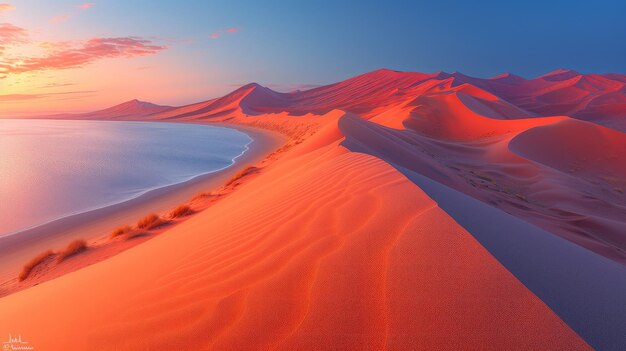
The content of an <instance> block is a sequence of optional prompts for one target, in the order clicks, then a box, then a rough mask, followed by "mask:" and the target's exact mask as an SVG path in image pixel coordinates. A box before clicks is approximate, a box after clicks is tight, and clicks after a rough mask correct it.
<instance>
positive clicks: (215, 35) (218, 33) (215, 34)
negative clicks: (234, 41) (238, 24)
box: [210, 27, 239, 39]
mask: <svg viewBox="0 0 626 351" xmlns="http://www.w3.org/2000/svg"><path fill="white" fill-rule="evenodd" d="M237 32H239V28H235V27H231V28H228V29H226V30H224V29H220V30H216V31H215V32H213V33H211V35H210V38H211V39H218V38H219V37H221V36H222V35H224V34H226V33H231V34H234V33H237Z"/></svg>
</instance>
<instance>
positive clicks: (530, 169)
mask: <svg viewBox="0 0 626 351" xmlns="http://www.w3.org/2000/svg"><path fill="white" fill-rule="evenodd" d="M622 78H623V77H622V76H621V75H583V74H580V73H578V72H574V71H565V70H559V71H556V72H553V73H550V74H547V75H544V76H541V77H538V78H534V79H525V78H522V77H518V76H514V75H510V74H505V75H501V76H498V77H495V78H491V79H480V78H473V77H469V76H465V75H463V74H461V73H452V74H448V73H445V72H440V73H435V74H423V73H413V72H396V71H390V70H377V71H374V72H370V73H367V74H364V75H361V76H357V77H354V78H350V79H347V80H345V81H343V82H339V83H336V84H331V85H328V86H323V87H319V88H316V89H312V90H308V91H297V92H292V93H278V92H274V91H272V90H271V89H268V88H265V87H263V86H260V85H258V84H249V85H246V86H244V87H241V88H240V89H237V90H236V91H234V92H232V93H231V94H228V95H226V96H224V97H221V98H217V99H213V100H208V101H205V102H201V103H197V104H192V105H188V106H182V107H175V108H168V109H165V110H163V111H159V112H156V113H151V112H150V113H149V112H146V114H141V115H140V116H139V117H130V116H126V117H119V118H122V119H146V120H173V121H181V122H197V121H201V122H221V123H234V124H243V125H248V126H252V127H258V128H264V129H269V130H273V131H277V132H280V133H282V134H284V135H285V136H287V137H288V138H289V140H288V141H287V142H286V143H285V144H284V145H283V146H281V147H280V148H279V149H277V150H276V151H275V152H273V153H272V154H270V155H269V156H268V158H267V159H266V160H265V161H263V162H261V163H260V166H262V167H263V169H262V171H261V172H260V175H257V176H255V177H254V178H253V179H250V180H248V181H245V182H243V183H242V184H241V185H240V186H239V187H238V188H237V190H236V191H233V192H232V193H231V194H230V195H229V196H228V197H227V198H224V199H222V200H220V201H219V202H217V203H216V204H215V205H213V206H211V207H209V208H208V209H206V210H204V211H203V212H200V213H198V214H196V215H194V216H193V217H192V218H190V219H188V220H186V221H184V222H182V223H180V224H179V225H177V226H175V227H172V228H171V229H168V230H165V231H164V232H163V233H162V234H161V235H160V236H158V237H156V238H154V239H152V240H150V241H147V242H145V243H143V244H141V245H138V246H136V247H134V248H133V249H130V250H128V251H125V252H123V253H121V254H119V255H117V256H114V257H112V258H110V259H108V260H105V261H102V262H99V263H97V264H93V265H91V266H89V267H87V268H84V269H82V270H79V271H75V272H73V273H70V274H67V275H64V276H62V277H60V278H57V279H54V280H51V281H48V282H45V283H42V284H40V285H38V286H35V287H32V288H29V289H27V290H24V291H20V292H18V293H15V294H12V295H9V296H7V297H4V298H2V299H0V312H1V313H0V330H9V329H10V330H16V331H19V332H20V333H22V334H23V335H28V336H29V338H31V339H32V340H33V342H35V341H36V342H37V345H35V346H37V347H40V348H41V349H59V348H65V349H69V350H74V349H102V350H110V349H116V350H117V349H119V350H136V349H145V350H153V349H194V350H195V349H209V350H239V349H246V350H266V349H285V350H294V349H296V350H298V349H325V348H331V349H354V350H368V349H373V350H374V349H375V350H378V349H394V350H405V349H454V350H456V349H498V350H501V349H506V350H508V349H512V350H528V349H532V350H535V349H541V350H550V349H554V350H577V349H588V348H589V346H588V345H587V344H586V343H585V341H583V340H582V339H581V338H580V337H579V336H578V335H577V334H576V333H575V332H574V331H573V330H572V329H570V326H572V328H574V327H575V330H576V331H578V332H579V333H581V335H583V336H584V337H585V340H586V341H588V342H589V343H592V341H593V342H595V343H594V344H593V345H594V346H596V345H614V344H616V343H617V344H618V346H619V343H620V340H619V335H618V333H619V331H618V332H615V330H613V329H610V328H608V329H602V327H601V326H603V325H605V324H602V323H596V324H597V325H598V326H597V327H596V324H594V325H593V326H589V324H587V325H583V322H587V321H590V320H591V321H593V318H595V317H590V316H591V315H592V314H589V313H587V314H585V307H586V306H585V307H581V308H580V310H577V309H576V308H574V307H572V306H573V305H572V301H574V302H576V303H577V304H578V302H580V301H585V300H584V299H585V298H586V299H593V298H594V297H589V296H587V295H585V293H586V290H585V284H578V283H577V284H576V285H574V286H573V289H572V291H569V290H568V291H566V292H563V294H570V293H571V294H573V295H575V296H574V297H573V298H572V295H568V297H570V298H569V299H568V300H567V301H569V302H568V303H569V304H568V305H560V304H559V302H560V301H559V300H558V297H560V296H558V293H555V292H554V290H555V285H550V284H549V282H548V283H546V281H548V280H549V279H547V280H543V281H541V282H540V283H535V285H533V291H532V292H531V291H530V290H528V288H527V287H526V286H525V285H523V284H522V283H521V282H520V281H519V280H518V278H517V277H520V275H524V279H529V280H532V279H531V278H532V277H533V275H534V276H536V275H542V274H543V273H542V272H541V271H540V270H538V269H535V268H533V269H530V268H528V265H526V263H525V262H524V260H523V259H519V255H518V256H516V257H518V258H516V260H515V261H514V262H513V263H511V262H508V264H514V265H515V266H514V267H513V268H515V269H516V270H515V272H516V276H514V275H513V274H512V273H511V272H513V270H511V272H509V271H508V270H507V268H511V267H512V266H508V265H507V268H505V267H504V266H503V265H502V264H501V263H500V262H499V261H498V260H497V259H496V258H494V257H493V256H492V255H491V254H490V253H489V252H488V251H487V250H486V249H485V248H484V247H483V246H482V245H481V244H480V243H479V242H478V241H476V240H475V239H474V236H476V237H478V235H477V233H476V232H473V233H469V232H467V231H466V230H465V229H463V228H462V227H461V226H460V225H459V224H457V222H456V221H455V219H454V218H452V217H450V216H449V215H448V214H446V213H445V212H444V211H443V210H442V209H441V208H440V207H439V206H438V205H437V203H436V202H434V201H433V200H432V199H430V198H429V197H428V196H427V195H426V194H425V193H424V192H423V191H422V190H421V189H420V188H419V187H418V186H417V185H416V184H421V183H419V182H415V183H413V182H411V181H409V180H408V179H407V178H405V176H404V175H403V174H402V173H400V172H403V173H404V174H412V175H409V176H410V177H413V176H414V175H419V177H424V178H426V179H428V181H432V182H434V183H436V184H438V185H440V186H447V187H449V188H452V189H454V191H455V192H456V193H459V192H461V193H464V194H466V195H468V196H470V197H471V198H473V200H472V201H475V200H479V201H482V202H483V203H485V204H488V205H489V206H491V207H489V208H490V209H491V210H493V211H497V212H498V213H502V211H504V212H508V213H509V214H512V215H513V216H515V217H517V218H518V219H520V220H521V221H523V222H528V223H531V224H532V225H535V226H538V227H541V228H543V229H545V231H539V230H538V232H541V234H540V235H543V236H550V238H552V239H555V238H554V236H552V234H554V235H556V236H559V237H561V238H565V239H567V240H568V241H569V242H568V241H565V240H561V239H560V238H556V239H558V240H560V241H559V244H558V245H559V247H560V248H561V249H562V251H559V252H562V253H563V255H564V256H563V257H560V256H559V259H563V260H564V261H565V262H567V260H568V259H570V257H569V256H567V254H566V253H565V252H571V251H570V250H569V249H568V247H570V246H571V247H575V248H576V249H577V250H582V251H584V252H585V253H587V254H589V255H593V257H595V258H597V261H594V262H596V263H597V262H602V264H598V267H596V268H597V269H598V275H599V276H600V275H603V274H604V273H607V274H608V275H606V276H607V277H611V276H618V275H617V273H614V272H615V271H617V270H613V269H614V268H615V266H618V268H622V266H619V264H621V265H623V264H625V263H626V237H625V236H624V234H623V233H624V232H626V221H624V213H625V209H626V197H624V184H623V182H624V176H625V174H626V173H625V169H624V164H625V162H624V158H623V155H624V154H626V153H624V150H623V149H624V140H625V134H624V133H622V132H621V131H620V130H624V129H622V127H623V126H624V125H626V114H625V113H624V112H625V111H624V108H623V106H626V105H624V101H625V100H624V99H625V96H626V95H625V92H626V90H625V88H624V86H625V85H626V84H625V83H624V80H623V79H622ZM122 110H123V109H122ZM105 111H106V110H105ZM146 111H147V110H146ZM94 116H95V117H94ZM88 118H102V119H114V118H118V117H115V116H113V115H111V114H109V113H104V112H101V115H100V117H98V116H97V114H96V115H93V114H90V115H88ZM574 118H577V119H582V120H585V121H578V120H575V119H574ZM605 126H606V127H609V128H613V129H608V128H605ZM411 179H414V178H411ZM444 202H445V201H441V202H440V203H442V204H443V203H444ZM442 206H443V205H442ZM485 206H486V205H485ZM459 218H460V217H459V216H458V214H457V217H456V219H457V220H459V222H461V220H460V219H459ZM483 220H484V221H489V218H484V219H483ZM528 223H524V224H528ZM474 228H475V229H476V227H474ZM480 229H481V227H480V223H479V225H478V230H476V231H477V232H478V231H480ZM473 230H474V229H473ZM502 230H503V231H506V230H507V228H506V227H505V228H502ZM503 237H505V236H503ZM481 242H482V241H481ZM571 243H575V244H576V245H578V246H576V245H573V244H571ZM568 245H569V246H568ZM563 248H565V249H563ZM515 249H518V248H517V247H516V248H515ZM524 249H525V248H523V247H520V248H519V250H524ZM511 250H512V249H511ZM499 252H500V254H502V252H504V254H511V255H513V254H516V255H517V254H519V253H518V252H515V253H513V252H512V251H508V252H507V251H506V250H505V251H499ZM549 253H550V251H546V253H542V254H544V255H549ZM521 256H522V257H524V255H521ZM528 257H535V256H532V255H529V256H528ZM573 257H574V256H573ZM575 257H578V256H575ZM501 258H502V256H499V259H501ZM504 258H506V257H504ZM529 259H531V258H529ZM610 260H612V261H610ZM613 261H615V262H613ZM616 262H617V263H616ZM525 267H526V268H525ZM607 267H608V268H607ZM548 268H550V272H552V273H554V269H551V267H546V269H548ZM587 268H589V269H593V268H594V267H587ZM552 273H551V274H552ZM518 274H519V275H518ZM555 274H556V275H555V277H556V278H558V279H559V281H561V282H563V281H565V282H567V281H568V279H567V278H568V274H570V272H556V273H555ZM610 274H613V275H610ZM529 275H530V278H529ZM546 277H547V276H546ZM520 279H522V278H520ZM529 280H526V281H529ZM522 281H524V280H522ZM603 286H604V285H603ZM96 287H97V288H96ZM556 288H557V290H558V286H557V287H556ZM546 291H548V293H546ZM618 291H619V289H618ZM533 292H535V293H537V296H539V295H540V292H541V293H543V294H544V295H543V296H542V298H545V297H546V296H547V297H549V298H550V299H549V302H548V300H544V301H546V302H548V303H550V306H551V307H553V308H554V306H556V307H559V309H556V308H555V310H556V311H558V312H559V316H562V317H563V318H564V319H566V318H565V317H564V316H567V318H569V319H568V323H570V324H569V325H570V326H568V325H567V324H565V323H564V322H563V321H562V320H561V319H560V318H559V316H557V315H556V314H555V313H554V312H553V311H552V310H551V309H550V308H549V307H548V306H546V304H544V302H543V301H542V300H540V299H539V298H538V297H537V296H536V295H535V294H534V293H533ZM618 294H619V292H618ZM555 297H556V298H555ZM600 305H602V304H600ZM563 306H566V307H567V308H565V307H563ZM602 306H604V305H602ZM604 307H605V306H604ZM613 307H615V309H619V308H620V306H611V308H613ZM618 315H621V314H619V313H618ZM616 320H617V323H620V321H623V319H619V318H617V317H616ZM610 322H611V321H609V323H610ZM572 323H573V324H572ZM600 329H601V330H600ZM615 329H616V330H618V329H619V326H618V327H617V328H615ZM76 330H78V331H79V332H78V333H77V332H76ZM583 332H584V333H586V334H583Z"/></svg>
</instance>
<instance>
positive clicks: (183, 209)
mask: <svg viewBox="0 0 626 351" xmlns="http://www.w3.org/2000/svg"><path fill="white" fill-rule="evenodd" d="M192 213H193V210H192V209H191V207H189V206H188V205H180V206H178V207H176V208H175V209H173V210H172V212H170V218H179V217H185V216H189V215H190V214H192Z"/></svg>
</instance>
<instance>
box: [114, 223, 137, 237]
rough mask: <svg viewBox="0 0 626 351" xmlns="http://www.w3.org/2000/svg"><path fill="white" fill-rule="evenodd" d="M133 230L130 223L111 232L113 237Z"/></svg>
mask: <svg viewBox="0 0 626 351" xmlns="http://www.w3.org/2000/svg"><path fill="white" fill-rule="evenodd" d="M131 230H133V229H132V228H131V227H130V226H129V225H123V226H121V227H119V228H117V229H115V230H114V231H113V232H112V233H111V239H113V238H116V237H118V236H120V235H124V234H126V233H130V231H131Z"/></svg>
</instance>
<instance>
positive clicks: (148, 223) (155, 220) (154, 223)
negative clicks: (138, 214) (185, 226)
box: [137, 213, 165, 230]
mask: <svg viewBox="0 0 626 351" xmlns="http://www.w3.org/2000/svg"><path fill="white" fill-rule="evenodd" d="M163 223H165V221H164V220H163V219H162V218H161V217H159V216H158V215H156V214H154V213H152V214H149V215H147V216H145V217H144V218H142V219H140V220H139V222H137V228H139V229H144V230H150V229H152V228H156V227H158V226H160V225H161V224H163Z"/></svg>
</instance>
